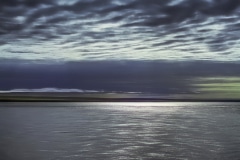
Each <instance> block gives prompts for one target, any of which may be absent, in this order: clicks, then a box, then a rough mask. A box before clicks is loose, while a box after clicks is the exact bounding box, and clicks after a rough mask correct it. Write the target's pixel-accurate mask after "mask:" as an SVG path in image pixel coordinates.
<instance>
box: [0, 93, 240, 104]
mask: <svg viewBox="0 0 240 160" xmlns="http://www.w3.org/2000/svg"><path fill="white" fill-rule="evenodd" d="M0 102H240V99H216V98H209V99H202V98H201V99H198V98H162V97H157V98H156V97H154V98H152V97H144V96H143V95H141V96H140V95H138V94H118V93H116V94H108V93H87V94H86V93H31V92H27V93H25V92H24V93H0Z"/></svg>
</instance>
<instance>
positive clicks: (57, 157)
mask: <svg viewBox="0 0 240 160" xmlns="http://www.w3.org/2000/svg"><path fill="white" fill-rule="evenodd" d="M0 159H1V160H88V159H89V160H95V159H96V160H110V159H111V160H125V159H126V160H131V159H137V160H141V159H142V160H145V159H146V160H147V159H163V160H164V159H166V160H168V159H174V160H175V159H179V160H180V159H182V160H188V159H193V160H196V159H199V160H203V159H216V160H217V159H226V160H235V159H240V103H0Z"/></svg>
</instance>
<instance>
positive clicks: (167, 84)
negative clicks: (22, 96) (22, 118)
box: [0, 0, 240, 93]
mask: <svg viewBox="0 0 240 160" xmlns="http://www.w3.org/2000/svg"><path fill="white" fill-rule="evenodd" d="M0 24H1V25H0V60H1V61H0V67H1V68H0V74H1V77H0V90H11V89H20V88H25V89H30V88H72V89H85V90H104V91H105V90H107V91H116V90H117V91H129V92H130V91H137V92H138V91H139V92H145V91H146V92H147V91H148V92H161V93H162V92H164V93H170V92H171V93H173V92H174V91H175V92H179V93H180V92H188V91H190V90H191V89H190V88H191V87H189V86H190V85H189V83H190V82H189V81H188V80H189V79H194V78H198V77H202V76H203V77H204V76H205V77H207V76H208V77H209V76H222V77H224V76H232V77H236V76H239V75H238V74H239V71H238V69H237V68H238V66H240V65H239V63H238V61H239V60H240V56H239V51H240V45H239V44H240V29H239V27H240V1H239V0H1V2H0ZM149 66H151V67H149ZM211 67H213V68H211ZM218 68H219V69H220V70H219V69H218ZM139 77H140V79H141V80H140V79H139ZM59 79H63V80H62V81H59ZM191 83H192V82H191ZM133 84H134V85H133ZM179 90H180V91H179ZM191 91H192V90H191Z"/></svg>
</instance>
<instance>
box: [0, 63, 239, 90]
mask: <svg viewBox="0 0 240 160" xmlns="http://www.w3.org/2000/svg"><path fill="white" fill-rule="evenodd" d="M16 62H17V63H16ZM13 64H14V65H13ZM239 67H240V65H239V64H237V63H221V62H215V63H213V62H209V61H196V62H167V61H142V62H138V61H92V62H91V61H85V62H68V63H64V64H63V63H56V62H53V63H52V62H49V63H43V62H41V61H35V62H32V63H29V62H27V61H20V62H19V61H8V60H4V61H3V60H2V61H1V63H0V74H1V77H0V90H12V89H23V88H25V89H38V88H60V89H68V88H71V89H80V90H97V91H106V92H144V93H159V94H173V93H174V94H178V93H192V86H191V84H192V82H191V80H192V79H193V78H198V77H201V78H202V77H209V76H211V77H214V76H225V77H226V76H240V73H239Z"/></svg>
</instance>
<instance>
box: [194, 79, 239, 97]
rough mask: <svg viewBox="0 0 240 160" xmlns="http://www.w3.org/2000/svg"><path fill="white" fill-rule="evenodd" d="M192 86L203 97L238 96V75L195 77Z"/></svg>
mask: <svg viewBox="0 0 240 160" xmlns="http://www.w3.org/2000/svg"><path fill="white" fill-rule="evenodd" d="M193 86H194V87H195V88H196V91H197V92H198V96H200V97H205V98H238V99H239V98H240V77H208V78H196V79H195V80H194V84H193Z"/></svg>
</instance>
